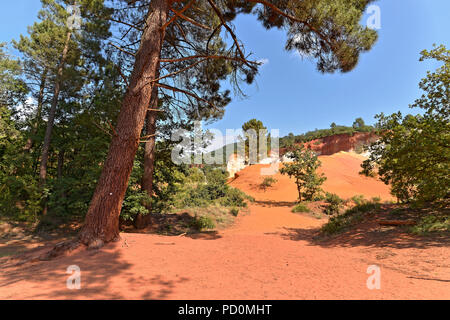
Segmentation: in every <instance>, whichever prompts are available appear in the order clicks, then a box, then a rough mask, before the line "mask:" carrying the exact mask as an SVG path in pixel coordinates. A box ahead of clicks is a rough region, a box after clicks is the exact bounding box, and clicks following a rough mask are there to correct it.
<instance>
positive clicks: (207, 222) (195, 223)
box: [190, 216, 216, 231]
mask: <svg viewBox="0 0 450 320" xmlns="http://www.w3.org/2000/svg"><path fill="white" fill-rule="evenodd" d="M190 226H191V228H194V229H195V230H198V231H202V230H206V229H214V228H215V227H216V225H215V223H214V221H213V220H212V219H211V218H210V217H207V216H201V217H198V216H195V217H194V219H193V220H192V222H191V224H190Z"/></svg>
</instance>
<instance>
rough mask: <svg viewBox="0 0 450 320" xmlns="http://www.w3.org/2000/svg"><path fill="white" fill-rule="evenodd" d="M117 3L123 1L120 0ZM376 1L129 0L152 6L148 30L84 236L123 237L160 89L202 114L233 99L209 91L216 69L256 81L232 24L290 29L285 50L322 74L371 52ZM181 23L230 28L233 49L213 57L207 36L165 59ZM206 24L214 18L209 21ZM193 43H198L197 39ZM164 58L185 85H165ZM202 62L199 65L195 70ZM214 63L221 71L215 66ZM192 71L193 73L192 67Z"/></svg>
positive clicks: (95, 239)
mask: <svg viewBox="0 0 450 320" xmlns="http://www.w3.org/2000/svg"><path fill="white" fill-rule="evenodd" d="M118 2H119V3H121V4H123V2H122V1H118ZM370 2H371V1H369V0H355V1H352V2H351V3H348V1H344V0H337V1H333V2H330V1H326V0H310V1H301V2H299V1H264V0H227V1H226V0H224V1H214V0H207V1H199V2H198V3H197V2H196V1H192V0H191V1H177V2H173V1H166V0H153V1H150V3H149V2H148V1H138V0H133V1H128V2H127V5H129V6H133V7H135V8H148V13H147V15H146V17H145V19H144V21H145V22H146V23H145V26H144V27H143V28H141V30H142V31H141V33H140V35H139V37H137V39H138V40H139V41H137V42H139V43H140V47H139V49H138V51H137V53H136V54H135V60H134V66H133V71H132V72H131V76H130V81H129V87H128V90H127V93H126V94H125V96H124V100H123V103H122V107H121V112H120V115H119V118H118V121H117V125H116V128H115V135H114V137H113V140H112V143H111V146H110V150H109V155H108V158H107V160H106V162H105V165H104V168H103V172H102V175H101V178H100V180H99V182H98V186H97V190H96V192H95V194H94V197H93V199H92V202H91V205H90V208H89V210H88V214H87V217H86V222H85V226H84V228H83V231H82V233H81V241H82V242H83V243H85V244H88V245H91V246H94V247H97V246H101V245H102V244H103V243H104V242H108V241H112V240H115V239H117V238H118V236H119V228H118V227H119V226H118V225H119V214H120V210H121V206H122V202H123V197H124V195H125V191H126V189H127V185H128V180H129V177H130V174H131V170H132V168H133V160H134V157H135V155H136V152H137V150H138V147H139V142H140V140H141V132H142V129H143V126H144V124H145V117H146V114H147V109H148V108H149V105H150V101H151V98H152V92H153V87H154V86H158V87H159V88H163V89H166V90H170V91H172V92H177V93H180V94H183V95H184V96H185V98H186V100H189V101H195V104H194V103H190V104H188V105H194V106H195V105H197V106H198V107H196V108H194V109H192V112H187V114H193V115H197V116H199V115H200V116H201V115H202V114H203V113H206V114H217V113H219V112H220V109H217V108H216V107H215V104H216V103H217V104H219V105H220V104H221V103H222V102H223V101H224V100H226V99H227V97H226V96H224V95H218V94H217V86H212V87H211V88H209V90H204V88H205V87H203V86H202V81H203V79H207V78H208V77H209V76H211V75H214V74H216V77H217V79H218V81H219V80H220V79H221V75H223V74H224V73H225V74H228V73H229V72H227V70H226V69H224V68H227V67H229V66H230V64H231V67H232V71H233V70H239V71H242V73H244V74H245V80H246V81H247V82H249V83H251V82H252V81H253V80H254V77H255V75H256V74H257V64H255V62H251V61H250V60H249V59H248V58H249V57H248V55H246V54H245V50H244V47H243V45H242V43H241V42H239V40H238V39H237V37H236V35H235V33H234V31H233V28H232V26H231V22H232V20H233V19H234V18H235V16H236V15H237V14H239V13H247V14H250V13H252V14H256V15H257V17H258V19H259V20H260V21H261V22H262V23H263V25H264V26H265V27H266V28H268V29H269V28H281V29H284V30H286V33H287V37H288V41H287V44H286V48H287V49H288V50H294V49H295V50H298V51H299V52H300V53H301V54H302V55H306V56H308V57H313V58H315V59H316V60H317V67H318V70H319V71H321V72H334V71H338V70H339V71H342V72H348V71H350V70H352V69H353V68H354V67H355V66H356V64H357V62H358V59H359V55H360V53H362V52H364V51H367V50H369V49H370V48H371V47H372V45H373V44H374V42H375V40H376V37H377V35H376V32H375V31H373V30H369V29H368V28H364V27H362V26H361V25H360V24H359V21H360V19H361V17H362V14H363V12H364V10H365V8H366V6H367V5H368V3H370ZM202 19H204V20H202ZM180 21H183V23H184V24H188V23H189V24H191V25H194V26H195V27H197V28H196V29H195V31H192V32H190V33H186V32H185V31H184V30H183V28H182V27H181V28H179V29H180V30H183V31H180V32H179V34H180V35H181V37H185V36H186V37H192V38H191V39H194V40H195V37H196V35H197V33H199V34H203V32H209V33H210V36H212V37H213V36H214V35H215V34H216V33H221V32H222V31H225V32H226V33H228V34H229V35H231V39H232V46H231V48H229V49H228V50H224V52H223V54H221V55H220V56H212V55H210V54H209V50H208V49H209V46H208V44H209V41H207V46H206V47H203V48H200V49H203V50H204V54H203V55H195V56H183V52H182V51H179V52H180V55H182V57H180V58H177V59H170V58H169V59H167V58H166V57H165V56H164V53H165V52H164V50H163V49H164V48H166V47H165V42H169V43H170V41H172V40H173V38H171V37H170V34H169V33H167V34H166V30H167V27H168V26H169V25H172V26H174V25H175V26H176V24H177V23H178V24H179V22H180ZM203 21H207V22H214V23H211V24H210V25H205V24H204V23H203ZM122 22H124V21H122ZM128 24H129V27H130V29H136V28H138V29H139V27H138V26H136V25H135V24H134V23H132V24H130V23H128ZM166 35H167V37H166ZM201 38H202V39H204V36H203V35H201ZM177 39H178V38H177ZM193 43H194V44H195V41H194V42H193ZM202 43H203V42H202ZM191 44H192V41H186V42H185V45H179V46H177V45H175V46H174V49H175V50H182V49H184V48H189V46H190V45H191ZM222 47H223V46H222ZM121 50H124V49H123V48H121ZM195 51H197V50H195ZM187 52H191V51H190V50H188V51H187ZM203 60H204V61H203ZM213 60H219V61H220V62H221V63H219V64H211V63H209V62H210V61H213ZM225 62H229V63H225ZM160 63H168V64H172V63H173V64H174V66H173V68H170V67H169V66H167V67H166V68H167V70H168V72H169V73H168V74H166V75H165V77H166V79H167V78H169V77H171V76H172V75H184V76H185V82H176V83H172V84H171V85H169V84H163V83H161V82H159V80H161V79H160V78H161V75H163V73H162V72H161V71H162V67H161V65H160ZM202 63H203V64H202ZM186 64H188V65H186ZM201 64H202V67H201V68H195V67H197V66H200V65H201ZM183 65H184V67H182V66H183ZM211 66H212V67H214V68H217V67H220V68H218V69H212V70H211V69H210V68H211ZM188 70H189V71H191V72H186V71H188ZM195 71H196V72H195ZM158 74H159V75H160V76H159V77H157V75H158ZM234 74H236V75H237V74H239V73H237V72H235V73H234ZM163 76H164V75H163ZM187 77H189V79H188V78H187ZM157 81H158V83H157ZM199 86H200V88H199ZM202 89H203V90H202ZM195 90H198V91H202V95H198V94H196V93H195ZM192 91H194V92H192ZM216 100H218V101H216Z"/></svg>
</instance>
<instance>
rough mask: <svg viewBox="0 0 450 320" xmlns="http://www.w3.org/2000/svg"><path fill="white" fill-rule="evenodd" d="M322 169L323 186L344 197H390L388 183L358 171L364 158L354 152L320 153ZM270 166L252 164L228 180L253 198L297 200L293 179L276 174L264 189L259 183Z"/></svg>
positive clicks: (328, 190)
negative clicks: (324, 179)
mask: <svg viewBox="0 0 450 320" xmlns="http://www.w3.org/2000/svg"><path fill="white" fill-rule="evenodd" d="M319 159H320V161H321V162H322V167H321V168H320V170H319V172H322V173H324V174H325V176H326V177H327V180H326V181H325V183H324V184H323V189H324V190H325V191H327V192H331V193H336V194H337V195H339V196H340V197H341V198H344V199H347V198H351V197H353V196H355V195H364V196H365V198H367V199H371V198H373V197H380V198H381V199H382V200H393V197H392V196H391V194H390V192H389V186H387V185H385V184H384V183H383V182H382V181H380V180H378V179H375V178H368V177H364V176H362V175H360V174H359V172H360V171H361V163H362V162H363V161H364V157H363V156H360V155H358V154H355V153H347V152H340V153H336V154H334V155H331V156H320V157H319ZM268 167H269V165H254V166H250V167H247V168H245V169H244V170H242V171H240V172H239V173H238V177H237V178H236V179H235V180H234V181H232V182H231V186H233V187H235V188H239V189H241V190H243V191H244V192H246V193H247V194H249V195H251V196H252V197H254V198H255V199H256V200H270V201H287V202H294V201H296V200H297V199H298V193H297V187H296V185H295V183H294V180H293V179H290V178H289V177H287V176H284V175H281V174H280V173H277V174H276V175H274V178H275V179H277V180H278V182H277V183H276V184H275V185H274V186H273V187H271V188H268V189H267V190H266V191H264V190H262V189H261V188H260V187H259V185H260V184H261V182H262V181H263V179H264V176H262V175H261V169H262V168H268Z"/></svg>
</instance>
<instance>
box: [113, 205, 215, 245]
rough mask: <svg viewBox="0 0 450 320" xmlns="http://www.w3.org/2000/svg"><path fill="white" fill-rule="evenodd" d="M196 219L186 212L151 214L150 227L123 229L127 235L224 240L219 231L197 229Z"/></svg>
mask: <svg viewBox="0 0 450 320" xmlns="http://www.w3.org/2000/svg"><path fill="white" fill-rule="evenodd" d="M196 222H197V221H196V218H195V217H193V216H191V215H190V214H189V213H187V212H185V213H182V214H151V216H150V223H149V226H148V227H146V228H144V229H140V230H138V229H136V228H135V227H134V226H133V225H131V224H130V225H128V226H127V225H124V226H122V227H121V229H122V231H124V232H125V233H145V234H157V235H162V236H168V237H180V236H186V237H189V238H191V239H199V240H216V239H220V238H222V236H221V235H220V234H219V232H218V231H200V230H198V229H196V227H195V226H196Z"/></svg>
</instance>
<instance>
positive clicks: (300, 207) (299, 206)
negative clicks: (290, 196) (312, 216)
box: [292, 203, 311, 213]
mask: <svg viewBox="0 0 450 320" xmlns="http://www.w3.org/2000/svg"><path fill="white" fill-rule="evenodd" d="M310 211H311V210H309V208H308V207H307V206H306V205H305V204H304V203H299V204H297V205H296V206H295V207H294V208H293V209H292V212H294V213H298V212H310Z"/></svg>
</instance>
